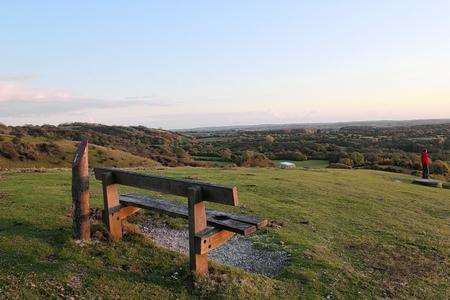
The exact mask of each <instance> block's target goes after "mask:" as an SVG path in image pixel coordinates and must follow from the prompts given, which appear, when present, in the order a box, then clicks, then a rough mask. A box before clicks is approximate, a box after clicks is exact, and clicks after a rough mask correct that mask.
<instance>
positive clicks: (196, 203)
mask: <svg viewBox="0 0 450 300" xmlns="http://www.w3.org/2000/svg"><path fill="white" fill-rule="evenodd" d="M188 199H189V205H188V208H189V209H188V210H189V211H188V212H189V264H190V268H191V271H192V272H193V273H194V274H196V275H205V274H207V273H208V254H207V253H205V254H197V253H196V251H195V250H196V247H195V242H196V239H195V234H196V233H198V232H200V231H202V230H204V229H205V228H206V212H205V202H203V201H201V189H200V187H191V188H189V190H188Z"/></svg>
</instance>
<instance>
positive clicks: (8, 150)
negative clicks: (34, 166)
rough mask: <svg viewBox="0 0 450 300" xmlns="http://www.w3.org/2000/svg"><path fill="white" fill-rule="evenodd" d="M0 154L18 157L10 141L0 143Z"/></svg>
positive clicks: (7, 156)
mask: <svg viewBox="0 0 450 300" xmlns="http://www.w3.org/2000/svg"><path fill="white" fill-rule="evenodd" d="M0 155H1V156H3V157H6V158H9V159H18V158H19V153H18V152H17V151H16V148H15V147H14V144H13V143H11V142H1V143H0Z"/></svg>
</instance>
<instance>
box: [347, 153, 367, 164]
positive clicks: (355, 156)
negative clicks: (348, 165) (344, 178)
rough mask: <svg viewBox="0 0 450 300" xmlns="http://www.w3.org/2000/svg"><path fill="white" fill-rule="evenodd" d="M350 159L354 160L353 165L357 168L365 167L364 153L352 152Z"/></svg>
mask: <svg viewBox="0 0 450 300" xmlns="http://www.w3.org/2000/svg"><path fill="white" fill-rule="evenodd" d="M350 159H351V160H353V163H354V164H355V165H356V166H363V165H364V162H365V159H364V155H363V154H362V153H360V152H357V151H355V152H352V153H351V154H350Z"/></svg>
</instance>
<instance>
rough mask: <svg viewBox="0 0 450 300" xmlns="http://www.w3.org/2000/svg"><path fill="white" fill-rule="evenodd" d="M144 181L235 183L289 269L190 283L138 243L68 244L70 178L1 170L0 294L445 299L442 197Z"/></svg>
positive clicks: (192, 172)
mask: <svg viewBox="0 0 450 300" xmlns="http://www.w3.org/2000/svg"><path fill="white" fill-rule="evenodd" d="M151 172H155V173H160V174H166V175H170V176H175V177H182V178H184V177H189V178H195V179H200V180H205V181H211V182H220V183H224V184H232V183H235V184H237V186H238V189H239V192H240V198H241V204H242V206H241V207H239V208H231V209H232V210H235V211H238V212H243V213H248V214H258V215H261V216H264V217H267V218H269V219H271V220H274V221H275V222H276V223H277V224H279V225H280V226H277V227H270V228H268V229H267V230H265V231H263V232H260V233H259V234H257V235H255V236H253V237H252V239H253V240H254V241H255V242H257V243H258V244H259V245H260V246H262V247H269V248H270V247H275V248H279V247H282V248H284V249H285V250H286V251H288V252H289V253H290V255H291V259H290V263H289V266H288V267H287V268H286V269H285V270H284V272H283V273H282V274H280V275H279V276H278V277H276V278H268V277H264V276H261V275H255V274H250V273H246V272H244V271H242V270H238V269H235V268H231V267H225V266H221V265H217V264H211V275H210V276H209V277H207V278H204V279H202V280H200V281H199V282H198V283H197V284H195V285H194V286H191V285H190V284H189V280H188V278H189V276H188V274H189V273H188V269H187V258H186V257H184V256H182V255H180V254H177V253H174V252H171V251H168V250H165V249H162V248H160V247H158V246H156V245H155V244H154V243H153V242H152V241H151V240H147V239H144V238H143V237H141V236H139V235H135V234H129V235H127V236H126V237H125V238H124V240H123V241H120V242H117V243H112V242H107V241H95V242H92V243H91V244H88V245H77V244H75V243H74V242H73V241H72V240H71V220H70V219H69V218H68V217H67V216H66V214H67V211H68V209H69V208H70V203H71V200H70V172H69V171H64V170H59V171H56V170H54V171H48V172H46V173H10V174H3V175H1V179H0V204H1V205H0V295H2V296H3V297H6V298H34V297H44V298H49V297H70V296H75V297H79V296H84V297H87V298H93V297H102V298H112V297H122V298H139V297H148V298H152V297H153V298H160V299H166V298H190V297H214V298H283V299H289V298H319V297H320V298H321V297H328V298H331V299H333V298H348V299H354V298H372V297H391V298H405V299H406V298H429V299H445V298H447V297H448V295H449V293H450V288H449V287H450V283H449V273H448V272H449V271H448V270H449V251H450V240H449V238H450V226H449V225H450V190H446V189H435V188H427V187H423V186H418V185H413V184H411V183H410V181H411V177H409V176H406V175H398V174H392V173H384V172H376V171H369V170H330V169H311V170H300V169H294V170H281V169H276V168H272V169H257V168H236V169H230V170H227V169H214V168H208V169H200V168H164V169H158V170H151ZM91 193H92V206H96V207H100V206H101V202H102V200H101V190H100V186H99V184H98V182H96V181H95V180H92V184H91ZM221 208H222V209H230V208H226V207H221ZM96 226H97V227H99V225H96ZM236 255H239V254H238V253H236Z"/></svg>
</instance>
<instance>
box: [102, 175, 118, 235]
mask: <svg viewBox="0 0 450 300" xmlns="http://www.w3.org/2000/svg"><path fill="white" fill-rule="evenodd" d="M102 184H103V204H104V207H105V209H104V210H103V219H104V222H105V225H106V227H107V228H108V232H109V236H110V238H111V239H112V240H115V241H117V240H120V239H121V238H122V219H121V218H120V207H121V205H120V203H119V192H118V190H117V184H116V183H115V180H114V175H113V173H105V174H103V178H102Z"/></svg>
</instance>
